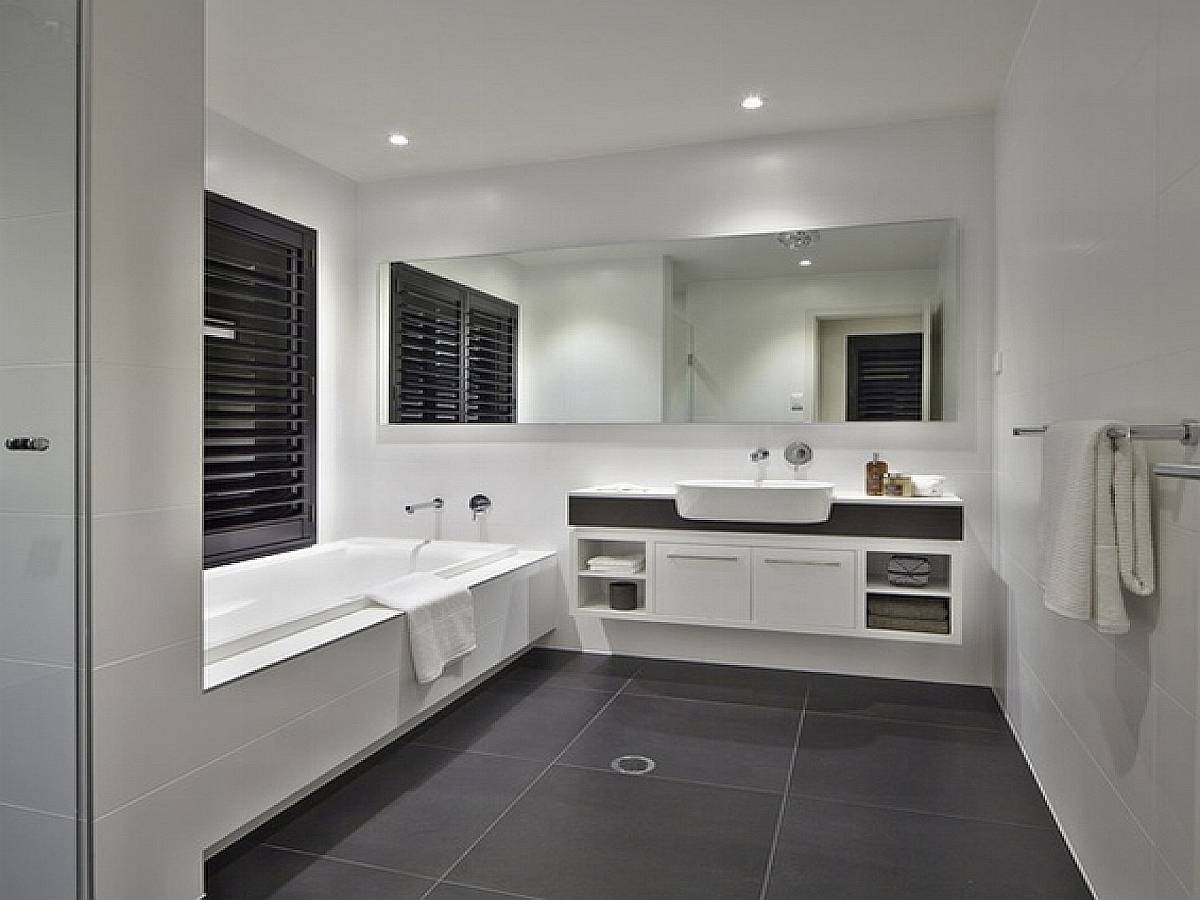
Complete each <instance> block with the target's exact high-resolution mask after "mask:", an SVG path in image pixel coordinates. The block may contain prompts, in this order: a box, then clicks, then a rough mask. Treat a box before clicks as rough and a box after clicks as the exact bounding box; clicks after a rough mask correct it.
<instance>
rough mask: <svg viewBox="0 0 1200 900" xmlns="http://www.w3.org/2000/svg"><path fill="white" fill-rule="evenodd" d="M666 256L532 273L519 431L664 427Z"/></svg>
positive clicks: (526, 288)
mask: <svg viewBox="0 0 1200 900" xmlns="http://www.w3.org/2000/svg"><path fill="white" fill-rule="evenodd" d="M669 271H670V268H669V264H668V263H667V261H666V260H665V259H664V258H663V257H661V256H660V257H655V258H653V259H615V260H604V261H597V262H583V263H563V264H559V265H551V266H536V267H527V268H526V269H525V278H524V282H523V285H522V291H523V292H524V301H523V302H522V304H521V326H520V342H521V368H520V370H519V372H518V381H519V383H520V397H519V402H518V410H519V413H518V418H519V420H520V421H521V422H660V421H662V414H663V413H662V409H663V371H664V365H663V336H664V335H663V328H664V323H665V318H666V309H667V303H668V302H669V296H670V295H669V293H667V292H666V289H667V287H668V282H667V278H668V273H669Z"/></svg>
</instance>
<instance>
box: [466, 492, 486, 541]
mask: <svg viewBox="0 0 1200 900" xmlns="http://www.w3.org/2000/svg"><path fill="white" fill-rule="evenodd" d="M467 509H469V510H471V521H472V522H474V523H475V524H476V527H477V528H478V534H477V535H476V537H478V539H479V540H480V541H481V542H482V543H485V544H486V543H487V540H488V533H487V517H488V513H490V512H491V511H492V498H491V497H489V496H488V495H487V494H476V495H475V496H474V497H472V498H471V499H470V500H468V501H467Z"/></svg>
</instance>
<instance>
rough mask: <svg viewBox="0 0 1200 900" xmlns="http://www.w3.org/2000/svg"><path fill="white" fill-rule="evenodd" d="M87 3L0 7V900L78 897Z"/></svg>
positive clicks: (37, 0)
mask: <svg viewBox="0 0 1200 900" xmlns="http://www.w3.org/2000/svg"><path fill="white" fill-rule="evenodd" d="M79 33H80V29H79V4H78V2H77V0H0V440H2V441H3V443H2V444H0V896H3V897H4V898H5V900H71V898H75V897H77V896H79V890H80V884H81V882H83V881H84V880H85V879H82V878H80V876H79V874H78V873H79V871H80V866H79V863H78V860H79V858H80V854H79V847H80V838H79V836H80V834H81V833H82V829H80V827H79V823H80V820H81V815H80V802H79V799H80V796H81V794H82V792H81V791H80V790H79V788H78V784H79V782H80V775H79V773H80V771H81V769H82V767H81V766H80V765H79V759H80V756H79V752H78V748H79V746H80V741H79V732H80V729H79V727H78V721H79V714H78V709H79V702H78V701H79V684H80V680H79V671H80V669H79V663H80V660H79V658H78V654H77V635H78V631H77V626H78V623H79V622H80V621H81V619H82V617H81V615H80V605H79V592H78V591H77V557H76V554H77V549H76V548H77V546H78V534H79V525H80V519H79V509H78V505H77V471H78V468H79V467H78V464H77V453H76V450H77V447H76V432H77V425H76V419H77V416H76V410H77V396H78V389H77V363H78V360H77V358H76V335H77V333H78V328H77V319H78V310H77V302H76V301H77V284H78V275H77V256H78V254H77V240H76V235H77V234H78V230H79V229H78V221H79V215H78V212H79V204H78V186H77V177H76V173H77V171H78V164H77V147H78V144H79V142H78V140H77V133H76V132H77V119H78V89H77V84H78V65H79V63H78V60H79V53H78V43H79V41H78V39H79Z"/></svg>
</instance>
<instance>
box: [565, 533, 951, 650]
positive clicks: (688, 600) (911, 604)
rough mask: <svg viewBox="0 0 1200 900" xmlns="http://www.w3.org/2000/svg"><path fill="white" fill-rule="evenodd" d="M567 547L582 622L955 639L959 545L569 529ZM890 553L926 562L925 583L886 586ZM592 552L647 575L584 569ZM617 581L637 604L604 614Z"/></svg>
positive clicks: (834, 537) (609, 609) (943, 641)
mask: <svg viewBox="0 0 1200 900" xmlns="http://www.w3.org/2000/svg"><path fill="white" fill-rule="evenodd" d="M571 548H572V553H571V559H572V561H573V565H574V572H573V573H572V577H570V578H569V579H568V583H569V584H570V586H571V591H572V595H571V600H572V604H571V607H572V608H571V611H572V615H575V616H579V617H593V618H599V619H615V620H624V621H639V622H659V623H665V624H676V625H708V626H714V627H720V628H745V629H753V630H759V631H788V632H795V633H801V634H821V635H828V636H846V637H855V638H869V639H873V640H884V641H915V642H920V643H930V644H961V643H962V636H963V607H964V603H963V594H962V580H963V564H962V552H963V551H962V543H961V541H958V540H941V539H930V538H921V539H916V538H912V539H909V538H897V537H875V536H870V537H855V536H849V535H800V534H766V533H742V532H733V531H710V532H704V531H685V530H683V529H645V528H624V527H615V526H611V527H610V526H596V527H593V526H572V527H571ZM897 554H899V555H920V556H924V557H926V558H928V559H929V561H930V565H931V570H932V571H931V575H930V578H929V580H928V582H927V583H925V584H924V585H922V586H903V585H896V584H892V583H891V582H890V581H889V580H888V576H887V566H888V561H889V560H890V559H891V558H892V557H893V556H894V555H897ZM599 555H622V556H635V557H644V559H645V561H646V562H645V568H644V570H642V571H639V572H635V573H631V574H628V575H621V574H604V573H597V572H594V571H590V570H589V569H588V566H587V561H588V559H590V558H592V557H594V556H599ZM617 582H626V586H625V588H624V590H625V591H626V592H627V591H628V584H629V583H632V584H633V585H634V590H635V596H636V606H635V608H633V609H628V608H620V609H613V608H612V603H611V596H610V591H611V590H612V585H613V584H614V583H617ZM914 609H915V610H916V612H914ZM905 611H907V612H908V615H909V616H911V618H903V615H904V613H905ZM918 613H919V614H918Z"/></svg>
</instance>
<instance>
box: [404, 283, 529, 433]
mask: <svg viewBox="0 0 1200 900" xmlns="http://www.w3.org/2000/svg"><path fill="white" fill-rule="evenodd" d="M477 315H478V316H482V317H484V318H486V319H488V320H490V324H489V325H488V326H483V325H480V324H477V323H476V321H475V318H476V316H477ZM439 320H440V321H439ZM519 333H520V308H519V306H518V305H517V304H516V303H512V302H511V301H508V300H503V299H501V298H500V297H495V296H493V295H491V294H487V293H485V292H483V291H480V290H478V289H476V288H473V287H471V286H470V285H466V284H462V283H460V282H457V281H454V280H452V279H449V278H444V277H442V276H440V275H435V274H433V273H432V272H428V271H426V270H424V269H420V268H417V267H416V266H410V265H408V264H407V263H402V262H394V263H392V264H391V266H390V268H389V290H388V336H387V376H388V400H387V418H388V423H389V424H392V425H512V424H516V422H517V351H518V339H519ZM481 342H483V343H481ZM501 342H502V343H503V346H496V345H499V344H500V343H501ZM486 343H491V344H493V345H494V346H493V347H491V348H489V347H487V346H486V345H485V344H486ZM406 346H408V347H409V348H410V349H413V350H416V351H417V352H415V353H412V354H410V357H409V358H407V359H406V357H405V354H404V351H405V347H406ZM438 356H440V357H441V359H440V360H438V359H437V358H436V357H438ZM475 361H478V362H477V364H474V363H475ZM406 379H407V380H406ZM417 379H419V380H420V383H419V384H418V385H417V386H416V387H413V386H412V382H413V381H414V380H417Z"/></svg>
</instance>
